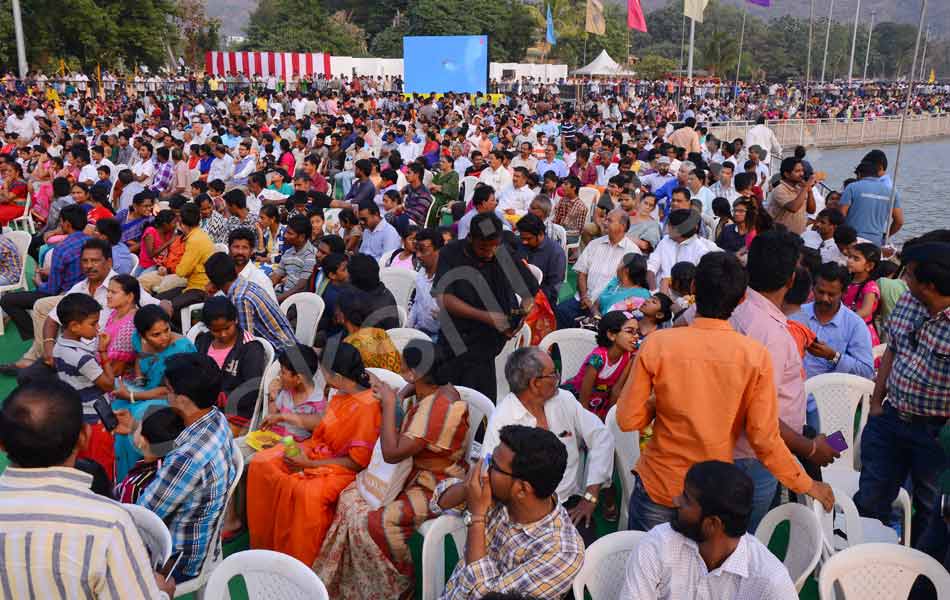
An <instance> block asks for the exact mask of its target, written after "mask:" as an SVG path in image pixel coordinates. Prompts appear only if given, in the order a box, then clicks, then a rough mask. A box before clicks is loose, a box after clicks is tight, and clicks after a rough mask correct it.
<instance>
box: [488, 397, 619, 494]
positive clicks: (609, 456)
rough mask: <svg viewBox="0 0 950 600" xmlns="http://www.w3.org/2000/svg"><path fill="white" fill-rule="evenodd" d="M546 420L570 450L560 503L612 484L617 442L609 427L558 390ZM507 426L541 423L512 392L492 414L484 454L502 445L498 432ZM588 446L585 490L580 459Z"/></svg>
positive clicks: (546, 408) (546, 407)
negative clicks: (580, 446) (579, 471)
mask: <svg viewBox="0 0 950 600" xmlns="http://www.w3.org/2000/svg"><path fill="white" fill-rule="evenodd" d="M544 417H545V418H546V419H547V421H548V429H549V430H550V431H551V432H552V433H554V435H556V436H557V439H558V440H560V441H561V443H562V444H564V447H565V449H566V450H567V467H566V468H565V469H564V476H563V477H561V482H560V483H559V484H558V486H557V497H558V501H559V502H566V501H567V499H568V498H570V497H571V496H577V495H583V494H584V492H585V490H586V489H587V488H588V487H589V486H592V485H601V484H604V483H607V482H608V481H610V478H611V477H612V476H613V470H614V440H613V438H612V437H611V435H610V432H608V431H607V426H606V425H604V423H603V422H602V421H601V420H600V419H599V418H597V415H595V414H594V413H592V412H590V411H589V410H587V409H585V408H584V407H583V406H581V403H580V402H578V401H577V399H576V398H575V397H574V395H573V394H571V393H570V392H568V391H567V390H562V389H558V391H557V395H556V396H554V397H553V398H551V399H550V400H548V401H547V402H545V403H544ZM505 425H525V426H527V427H537V426H538V420H537V419H535V418H534V416H532V415H531V413H529V412H528V409H526V408H525V407H524V405H523V404H522V403H521V400H519V399H518V397H517V396H515V395H514V394H513V393H510V392H509V393H508V395H506V396H505V397H504V398H502V399H501V401H500V402H499V403H498V405H497V406H496V407H495V410H494V411H492V414H491V418H489V419H488V428H487V429H486V430H485V440H484V441H483V442H482V454H483V455H485V456H487V455H488V454H489V453H490V452H492V451H493V450H494V449H495V448H496V447H497V446H498V444H499V443H500V441H499V439H498V433H499V432H500V431H501V428H502V427H504V426H505ZM581 442H583V443H584V445H585V446H587V458H586V460H585V461H584V462H586V464H587V467H586V468H587V477H586V478H584V479H582V480H581V481H584V484H583V487H582V486H581V485H580V483H579V481H578V475H577V472H578V470H579V469H583V468H584V464H583V463H582V462H581V459H580V450H579V445H580V443H581Z"/></svg>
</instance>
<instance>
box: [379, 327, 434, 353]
mask: <svg viewBox="0 0 950 600" xmlns="http://www.w3.org/2000/svg"><path fill="white" fill-rule="evenodd" d="M386 335H388V336H389V339H390V340H391V341H392V343H393V346H395V347H396V350H398V351H399V354H402V351H403V350H405V349H406V346H407V345H408V344H409V342H411V341H412V340H424V341H426V342H431V341H432V339H431V338H430V337H429V336H427V335H426V334H424V333H422V332H421V331H419V330H418V329H413V328H412V327H393V328H392V329H387V330H386Z"/></svg>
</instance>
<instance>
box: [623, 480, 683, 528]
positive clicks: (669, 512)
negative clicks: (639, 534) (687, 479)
mask: <svg viewBox="0 0 950 600" xmlns="http://www.w3.org/2000/svg"><path fill="white" fill-rule="evenodd" d="M636 478H637V483H636V485H634V486H633V493H632V494H630V508H629V511H630V512H629V515H628V517H627V529H632V530H634V531H650V530H651V529H653V528H654V527H656V526H657V525H662V524H663V523H669V522H670V521H672V520H673V519H674V518H675V517H676V509H675V508H669V507H667V506H663V505H662V504H657V503H656V502H654V501H653V500H651V499H650V495H649V494H647V491H646V488H644V487H643V482H642V481H640V476H639V475H637V476H636Z"/></svg>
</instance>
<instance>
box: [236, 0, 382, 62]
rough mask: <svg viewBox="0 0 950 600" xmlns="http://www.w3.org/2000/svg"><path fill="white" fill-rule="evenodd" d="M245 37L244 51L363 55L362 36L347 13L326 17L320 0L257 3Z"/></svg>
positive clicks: (363, 40) (273, 0)
mask: <svg viewBox="0 0 950 600" xmlns="http://www.w3.org/2000/svg"><path fill="white" fill-rule="evenodd" d="M302 15H305V16H306V18H301V16H302ZM245 33H246V34H247V39H246V40H245V42H244V44H243V45H242V48H243V49H244V50H271V51H278V52H312V51H316V50H319V51H322V52H329V53H331V54H341V55H346V56H362V55H365V54H366V34H365V32H364V31H363V30H362V29H361V28H360V27H359V26H358V25H357V24H355V23H353V22H352V21H351V19H350V17H349V15H347V14H346V13H340V12H338V13H335V14H334V15H332V16H331V15H328V14H327V12H326V11H325V10H324V8H323V5H322V4H321V3H320V2H319V0H260V2H259V3H258V5H257V9H255V10H254V12H253V13H251V16H250V19H249V21H248V24H247V29H246V30H245Z"/></svg>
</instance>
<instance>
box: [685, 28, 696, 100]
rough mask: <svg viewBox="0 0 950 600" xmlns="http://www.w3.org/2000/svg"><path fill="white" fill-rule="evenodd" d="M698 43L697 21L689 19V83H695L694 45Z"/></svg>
mask: <svg viewBox="0 0 950 600" xmlns="http://www.w3.org/2000/svg"><path fill="white" fill-rule="evenodd" d="M695 42H696V21H694V20H693V18H692V17H690V18H689V63H688V64H689V66H688V67H687V72H688V75H687V81H689V83H690V84H692V83H693V45H694V44H695Z"/></svg>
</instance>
